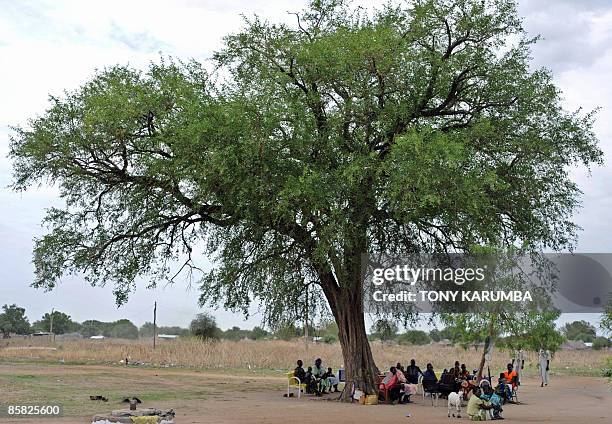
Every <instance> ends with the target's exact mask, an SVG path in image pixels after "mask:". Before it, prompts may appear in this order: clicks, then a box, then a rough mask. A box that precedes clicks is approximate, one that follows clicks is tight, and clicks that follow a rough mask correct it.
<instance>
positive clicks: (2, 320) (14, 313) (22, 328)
mask: <svg viewBox="0 0 612 424" xmlns="http://www.w3.org/2000/svg"><path fill="white" fill-rule="evenodd" d="M0 332H1V333H2V337H3V338H8V337H10V335H11V334H28V333H29V332H30V323H29V322H28V318H27V317H26V316H25V309H24V308H20V307H19V306H17V305H15V304H13V305H10V306H9V305H4V306H3V307H2V313H1V314H0Z"/></svg>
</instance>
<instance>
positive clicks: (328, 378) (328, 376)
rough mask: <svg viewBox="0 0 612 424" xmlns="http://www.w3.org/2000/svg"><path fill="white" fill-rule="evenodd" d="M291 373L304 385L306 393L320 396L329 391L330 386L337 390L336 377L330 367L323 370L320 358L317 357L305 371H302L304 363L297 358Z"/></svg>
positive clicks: (330, 390) (330, 389)
mask: <svg viewBox="0 0 612 424" xmlns="http://www.w3.org/2000/svg"><path fill="white" fill-rule="evenodd" d="M293 375H294V376H295V377H297V378H299V379H300V383H301V384H305V385H306V393H309V394H316V395H317V396H321V395H324V394H326V393H328V392H329V393H331V392H332V388H333V389H334V390H333V391H335V392H338V391H339V390H338V383H339V381H338V377H336V376H335V375H334V373H333V370H332V369H331V368H327V370H325V368H324V367H323V361H322V360H321V358H317V359H316V360H315V362H314V366H312V367H308V370H306V371H304V363H303V362H302V360H301V359H298V361H297V367H295V369H294V370H293Z"/></svg>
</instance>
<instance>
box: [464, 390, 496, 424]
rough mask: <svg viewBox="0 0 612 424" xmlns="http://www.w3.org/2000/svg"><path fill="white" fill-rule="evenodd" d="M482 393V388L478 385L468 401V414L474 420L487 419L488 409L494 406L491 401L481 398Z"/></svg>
mask: <svg viewBox="0 0 612 424" xmlns="http://www.w3.org/2000/svg"><path fill="white" fill-rule="evenodd" d="M481 395H482V392H481V391H480V388H478V387H476V388H475V389H474V391H473V392H472V397H471V398H470V400H469V401H468V405H467V414H468V417H470V419H471V420H472V421H485V420H486V415H485V414H486V411H488V410H489V409H492V408H493V406H492V405H491V404H490V403H489V402H487V401H485V400H483V399H481Z"/></svg>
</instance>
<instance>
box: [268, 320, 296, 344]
mask: <svg viewBox="0 0 612 424" xmlns="http://www.w3.org/2000/svg"><path fill="white" fill-rule="evenodd" d="M300 335H301V329H298V328H297V327H296V326H295V324H293V323H290V322H289V323H288V322H283V323H280V324H279V325H277V326H276V327H274V337H275V338H277V339H281V340H291V339H293V338H296V337H299V336H300Z"/></svg>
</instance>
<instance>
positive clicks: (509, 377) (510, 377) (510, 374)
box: [504, 364, 518, 389]
mask: <svg viewBox="0 0 612 424" xmlns="http://www.w3.org/2000/svg"><path fill="white" fill-rule="evenodd" d="M504 378H505V379H506V383H507V384H512V388H513V389H515V388H516V386H517V385H518V373H517V372H516V371H515V370H514V367H513V366H512V364H508V369H507V370H506V371H504Z"/></svg>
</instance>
